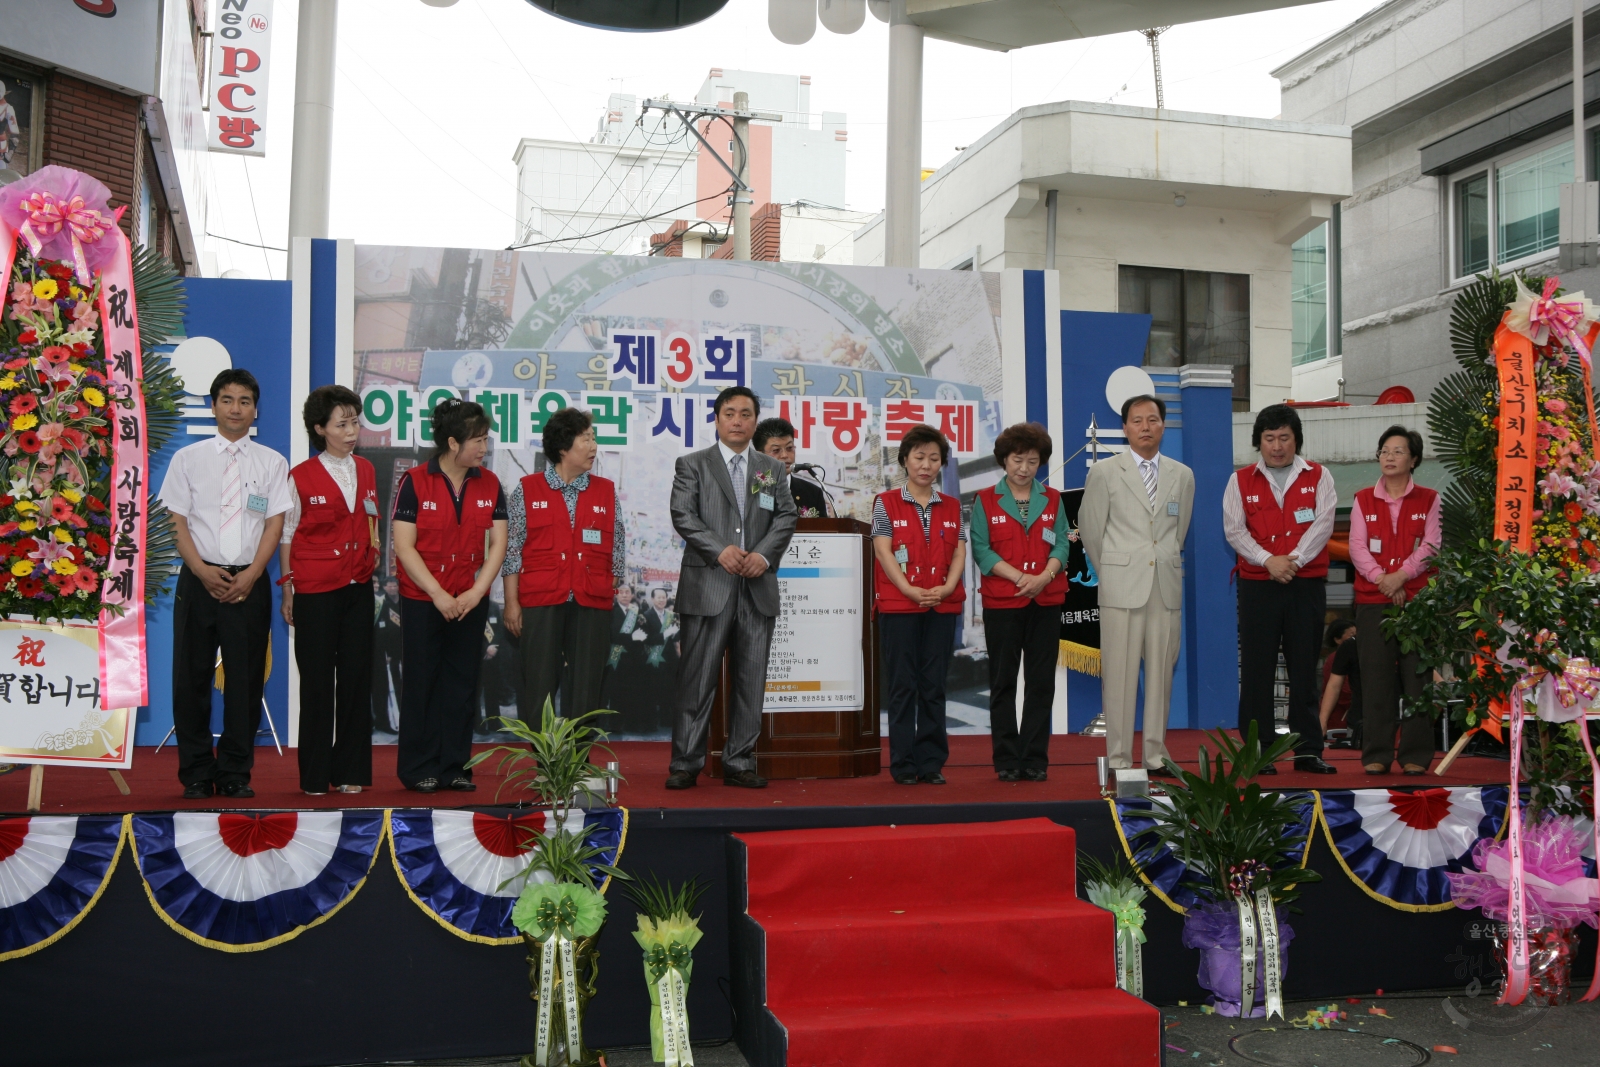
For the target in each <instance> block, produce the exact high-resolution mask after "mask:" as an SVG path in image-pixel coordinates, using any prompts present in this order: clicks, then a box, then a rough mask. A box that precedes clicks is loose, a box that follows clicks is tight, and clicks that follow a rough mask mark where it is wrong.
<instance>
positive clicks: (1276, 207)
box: [855, 101, 1350, 410]
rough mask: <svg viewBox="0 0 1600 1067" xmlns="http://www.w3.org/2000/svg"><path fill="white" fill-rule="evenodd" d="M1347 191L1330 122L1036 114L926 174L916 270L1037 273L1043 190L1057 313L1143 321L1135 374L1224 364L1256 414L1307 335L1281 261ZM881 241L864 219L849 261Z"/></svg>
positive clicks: (1290, 259)
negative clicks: (1145, 340) (1134, 316)
mask: <svg viewBox="0 0 1600 1067" xmlns="http://www.w3.org/2000/svg"><path fill="white" fill-rule="evenodd" d="M1349 192H1350V131H1349V130H1348V129H1347V128H1345V127H1343V126H1338V125H1332V124H1325V123H1305V122H1284V121H1279V120H1271V119H1251V118H1239V117H1235V116H1227V115H1203V114H1191V113H1187V112H1179V111H1170V110H1162V111H1156V110H1155V109H1151V108H1138V107H1126V106H1122V105H1114V104H1094V103H1085V102H1082V101H1064V102H1061V103H1055V104H1043V105H1040V106H1038V107H1030V108H1024V109H1022V110H1021V111H1018V112H1017V113H1016V114H1014V115H1012V116H1011V117H1010V118H1008V119H1006V120H1005V121H1004V122H1002V123H1001V124H1000V125H999V126H996V127H995V128H994V129H993V130H990V131H989V132H988V133H987V134H985V135H984V136H983V137H982V138H980V139H979V140H978V141H977V142H975V143H974V144H973V145H971V146H970V147H968V148H967V149H966V150H965V151H963V152H962V153H961V154H960V155H958V156H957V157H956V158H955V159H954V160H952V161H950V162H949V163H947V164H945V165H944V166H943V167H941V168H939V170H938V171H936V172H935V173H934V174H933V175H932V176H930V177H928V178H926V179H925V180H924V181H923V183H922V250H921V262H922V265H923V266H925V267H941V266H943V267H950V268H957V269H962V268H965V269H973V270H986V271H998V270H1002V269H1005V268H1008V267H1023V268H1031V269H1038V268H1041V267H1046V266H1047V262H1046V261H1047V258H1048V254H1049V253H1048V248H1047V245H1048V244H1049V243H1050V241H1049V237H1050V235H1049V233H1048V229H1049V226H1048V220H1049V219H1050V217H1051V208H1050V201H1051V199H1052V194H1054V197H1055V200H1056V203H1055V211H1054V215H1055V220H1056V224H1055V234H1054V248H1055V261H1054V266H1055V268H1056V269H1057V270H1058V271H1059V272H1060V280H1061V294H1060V299H1061V305H1060V306H1061V307H1062V308H1063V309H1065V310H1073V311H1121V312H1134V313H1139V314H1147V315H1150V316H1151V332H1150V342H1149V345H1148V347H1147V349H1146V352H1145V364H1146V366H1149V367H1161V368H1169V369H1175V368H1177V367H1181V366H1184V365H1186V364H1211V365H1219V364H1225V365H1228V366H1231V367H1232V368H1233V376H1234V390H1233V399H1234V406H1235V408H1237V409H1240V410H1246V409H1249V410H1254V409H1257V408H1260V407H1262V406H1264V405H1266V404H1270V403H1275V402H1278V401H1281V400H1284V399H1286V398H1288V397H1289V396H1290V394H1291V390H1292V379H1293V373H1292V367H1293V361H1294V356H1295V351H1296V344H1297V343H1299V344H1301V345H1302V346H1304V345H1306V344H1308V343H1310V340H1309V339H1310V338H1312V337H1314V330H1297V329H1296V308H1297V307H1299V305H1298V304H1297V303H1296V295H1297V294H1300V296H1301V297H1302V299H1301V303H1304V302H1305V300H1304V297H1305V296H1306V295H1307V294H1303V293H1300V290H1301V289H1303V288H1305V287H1303V286H1297V284H1296V278H1297V276H1298V275H1297V271H1296V262H1297V259H1298V258H1299V257H1301V256H1302V250H1301V245H1302V244H1303V243H1304V242H1303V239H1305V238H1308V237H1311V235H1313V234H1314V233H1315V232H1316V231H1318V229H1319V228H1320V227H1323V226H1325V225H1326V224H1327V223H1328V221H1329V220H1330V219H1331V218H1332V216H1333V205H1334V204H1336V203H1337V202H1338V201H1339V200H1341V199H1342V198H1343V197H1345V196H1348V195H1349ZM1311 239H1312V241H1313V242H1314V240H1315V238H1314V237H1311ZM883 241H884V238H883V221H882V216H878V217H877V218H876V219H874V220H873V221H872V222H871V223H869V224H868V225H867V226H865V227H863V228H862V230H861V231H860V232H859V233H858V234H857V235H856V240H855V262H857V263H859V264H869V265H876V264H881V263H882V262H883ZM1300 273H1302V274H1303V273H1304V272H1303V271H1302V272H1300ZM1301 317H1302V318H1307V317H1309V316H1304V315H1302V316H1301ZM1301 333H1305V334H1306V337H1307V340H1301V341H1299V342H1297V340H1296V339H1297V337H1299V336H1300V335H1301Z"/></svg>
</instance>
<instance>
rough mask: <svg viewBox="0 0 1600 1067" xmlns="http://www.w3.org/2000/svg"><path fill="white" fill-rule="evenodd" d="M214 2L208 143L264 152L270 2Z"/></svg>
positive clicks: (217, 147)
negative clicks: (215, 17) (214, 16)
mask: <svg viewBox="0 0 1600 1067" xmlns="http://www.w3.org/2000/svg"><path fill="white" fill-rule="evenodd" d="M217 6H218V10H217V29H216V31H215V33H214V35H213V36H212V38H211V99H210V102H209V110H210V114H209V116H208V125H207V133H206V144H207V147H209V148H210V149H211V151H213V152H234V153H237V154H239V155H245V156H264V155H266V154H267V126H268V125H269V122H268V119H267V80H268V79H267V74H268V69H269V60H270V58H271V55H272V0H220V3H219V4H218V5H217Z"/></svg>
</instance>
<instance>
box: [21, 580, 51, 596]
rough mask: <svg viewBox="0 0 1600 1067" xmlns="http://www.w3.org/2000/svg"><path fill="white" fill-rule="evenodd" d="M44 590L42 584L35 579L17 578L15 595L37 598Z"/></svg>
mask: <svg viewBox="0 0 1600 1067" xmlns="http://www.w3.org/2000/svg"><path fill="white" fill-rule="evenodd" d="M43 590H44V583H43V582H41V581H40V580H39V579H37V578H18V579H17V594H18V595H19V596H28V597H32V596H38V595H39V594H40V592H42V591H43Z"/></svg>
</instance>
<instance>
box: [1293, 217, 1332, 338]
mask: <svg viewBox="0 0 1600 1067" xmlns="http://www.w3.org/2000/svg"><path fill="white" fill-rule="evenodd" d="M1293 256H1294V258H1293V260H1292V266H1291V272H1290V276H1289V277H1290V281H1289V310H1290V314H1291V320H1290V321H1291V325H1292V327H1293V329H1292V331H1291V333H1290V341H1291V345H1292V348H1291V350H1290V351H1291V353H1292V362H1293V364H1294V366H1296V367H1298V366H1301V365H1302V364H1306V363H1314V362H1316V361H1317V360H1319V359H1327V358H1328V224H1327V223H1326V222H1324V223H1323V224H1322V225H1320V226H1318V227H1317V228H1316V229H1314V230H1312V231H1311V232H1310V233H1308V234H1306V235H1305V236H1304V237H1302V238H1300V239H1299V240H1298V241H1296V242H1295V243H1294V249H1293Z"/></svg>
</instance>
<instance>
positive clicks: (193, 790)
mask: <svg viewBox="0 0 1600 1067" xmlns="http://www.w3.org/2000/svg"><path fill="white" fill-rule="evenodd" d="M214 792H216V787H215V786H213V785H212V784H211V783H210V782H208V781H207V782H195V783H194V784H193V785H189V786H185V787H184V790H183V799H185V800H205V799H206V798H207V797H209V796H211V794H212V793H214Z"/></svg>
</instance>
